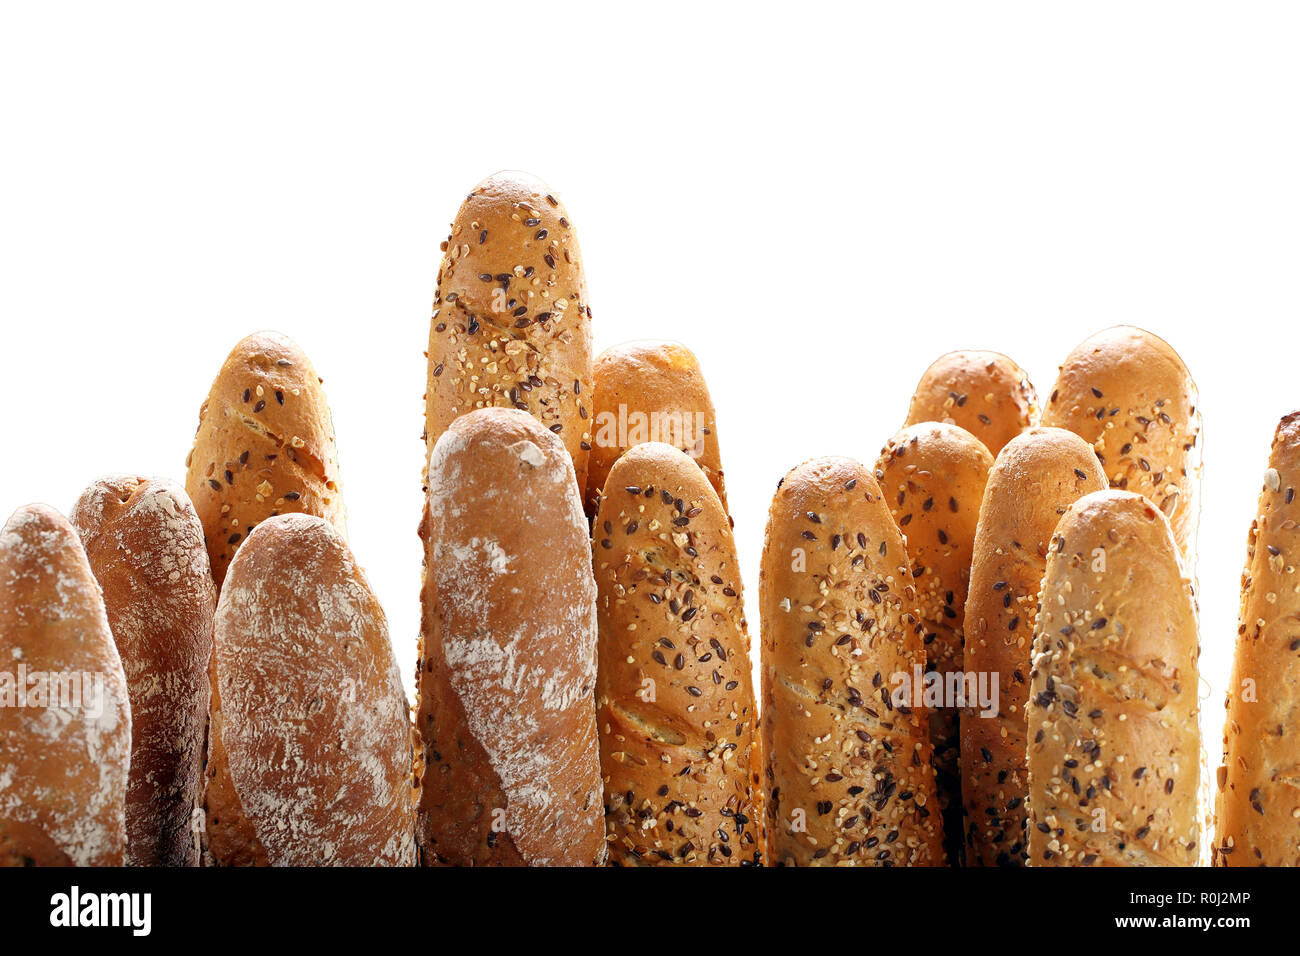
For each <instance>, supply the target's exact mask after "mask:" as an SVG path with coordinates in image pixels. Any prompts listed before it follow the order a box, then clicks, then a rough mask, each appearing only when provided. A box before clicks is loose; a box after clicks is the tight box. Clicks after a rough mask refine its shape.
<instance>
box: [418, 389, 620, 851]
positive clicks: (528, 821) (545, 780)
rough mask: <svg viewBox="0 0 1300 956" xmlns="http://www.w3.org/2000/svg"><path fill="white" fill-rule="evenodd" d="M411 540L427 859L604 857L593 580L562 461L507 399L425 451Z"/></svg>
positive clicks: (568, 468) (578, 508)
mask: <svg viewBox="0 0 1300 956" xmlns="http://www.w3.org/2000/svg"><path fill="white" fill-rule="evenodd" d="M428 482H429V493H428V499H427V503H426V508H425V515H424V523H423V526H422V528H421V537H423V539H424V545H425V569H426V570H425V580H424V592H423V617H422V623H421V631H420V634H421V639H420V661H419V665H418V666H419V673H418V677H417V679H418V684H419V696H420V709H419V719H418V727H419V731H420V734H421V736H422V740H423V747H424V760H425V766H424V770H423V777H424V781H423V793H422V795H421V800H420V813H419V840H420V847H421V853H422V857H423V860H424V862H425V864H426V865H433V864H444V863H446V864H454V865H484V864H487V865H514V866H578V865H582V866H592V865H600V864H601V863H603V862H604V860H605V843H604V827H603V824H602V822H601V802H600V765H599V762H598V758H597V744H596V712H595V702H594V700H595V698H594V694H595V684H596V588H595V584H594V582H593V581H592V575H591V545H590V542H589V538H588V536H587V522H586V517H585V516H584V515H583V512H582V497H581V495H580V494H579V491H578V485H577V481H576V478H575V477H574V473H573V461H572V459H571V458H570V457H569V454H568V451H567V449H566V448H565V445H564V443H563V442H562V441H561V440H560V438H559V437H557V436H556V435H555V434H553V433H552V432H550V431H548V430H547V429H546V428H544V427H543V426H542V425H541V424H539V423H538V422H537V421H536V420H535V419H533V418H532V417H530V416H529V415H527V414H525V413H524V412H522V411H517V410H515V409H504V408H492V409H483V410H480V411H476V412H471V413H469V414H468V415H465V416H464V417H462V418H459V419H457V420H456V421H455V422H453V423H452V425H451V428H450V429H448V430H447V431H446V432H444V433H443V435H442V437H441V438H439V439H438V443H437V445H435V446H434V449H433V454H432V455H431V457H430V460H429V468H428Z"/></svg>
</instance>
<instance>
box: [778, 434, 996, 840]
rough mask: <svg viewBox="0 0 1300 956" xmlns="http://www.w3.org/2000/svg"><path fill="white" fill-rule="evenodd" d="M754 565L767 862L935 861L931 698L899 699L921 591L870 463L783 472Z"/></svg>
mask: <svg viewBox="0 0 1300 956" xmlns="http://www.w3.org/2000/svg"><path fill="white" fill-rule="evenodd" d="M985 454H987V452H986V453H985ZM762 569H763V570H762V577H761V579H760V581H761V583H760V592H761V594H760V599H759V601H760V606H761V607H762V615H763V751H764V754H765V757H766V760H767V767H766V779H767V787H768V793H767V833H768V852H769V860H770V861H771V862H772V863H773V864H776V865H798V866H835V865H862V866H942V865H943V862H944V855H943V846H942V840H943V829H942V819H941V817H940V815H939V813H938V801H937V798H936V794H935V776H934V768H933V766H932V764H931V753H930V751H931V747H930V738H929V734H928V731H927V722H926V714H925V709H924V708H923V707H921V706H916V705H913V704H910V703H909V701H910V699H911V695H908V696H907V697H905V698H903V699H896V697H895V692H896V690H898V689H899V688H900V686H901V685H900V683H899V680H898V678H899V677H900V675H901V676H902V677H905V678H906V679H907V680H908V681H913V680H914V676H915V675H917V674H919V673H921V672H922V671H923V669H924V667H925V651H924V650H923V648H922V643H921V641H922V636H921V633H920V627H919V624H918V620H917V615H916V592H915V589H914V588H913V586H912V576H911V571H910V562H909V560H908V557H907V551H906V550H905V548H904V546H903V538H902V535H901V534H900V533H899V531H898V528H897V526H895V524H894V522H893V520H892V519H891V518H890V515H889V509H888V507H887V506H886V504H885V501H884V498H883V496H882V494H881V491H880V488H879V486H878V485H877V484H876V481H875V479H874V478H873V477H872V476H871V474H870V473H869V472H868V471H867V469H866V468H864V467H863V466H862V465H860V464H858V463H857V462H856V461H852V460H851V459H848V458H818V459H814V460H813V461H809V462H806V463H805V464H803V465H800V466H799V467H798V468H795V469H794V470H792V471H791V472H790V473H789V474H788V475H786V476H785V478H784V479H783V480H782V482H781V485H780V486H779V487H778V489H777V492H776V495H775V497H774V498H773V499H772V507H771V510H770V512H769V513H768V523H767V536H766V540H765V543H764V547H763V565H762Z"/></svg>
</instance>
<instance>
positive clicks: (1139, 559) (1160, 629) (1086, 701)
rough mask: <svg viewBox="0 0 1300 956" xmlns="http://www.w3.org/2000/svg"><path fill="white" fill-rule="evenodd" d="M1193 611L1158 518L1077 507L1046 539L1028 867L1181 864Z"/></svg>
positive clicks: (1150, 512)
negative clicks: (1048, 540)
mask: <svg viewBox="0 0 1300 956" xmlns="http://www.w3.org/2000/svg"><path fill="white" fill-rule="evenodd" d="M1199 654H1200V648H1199V645H1198V639H1197V628H1196V607H1195V603H1194V601H1193V598H1192V585H1191V582H1190V581H1189V580H1188V579H1187V577H1186V575H1185V574H1184V572H1183V567H1182V563H1181V561H1180V558H1179V553H1178V546H1177V544H1176V543H1175V541H1174V537H1173V531H1172V529H1171V528H1170V526H1169V522H1168V520H1166V518H1165V516H1164V515H1163V514H1162V513H1161V512H1160V511H1159V510H1158V509H1157V508H1156V507H1155V506H1154V505H1153V504H1152V503H1151V501H1150V500H1148V499H1147V498H1144V497H1143V496H1141V495H1138V494H1134V493H1132V492H1124V491H1099V492H1094V493H1092V494H1089V495H1086V496H1085V497H1083V498H1080V499H1079V500H1078V501H1076V502H1075V503H1074V504H1073V505H1071V506H1070V509H1069V510H1068V511H1067V512H1066V513H1065V516H1064V517H1063V518H1061V522H1060V524H1058V525H1057V528H1056V533H1055V534H1054V535H1053V537H1052V543H1051V547H1050V553H1049V555H1048V558H1047V570H1046V573H1045V575H1044V578H1043V592H1042V611H1041V612H1040V613H1039V615H1038V620H1037V623H1036V626H1035V628H1034V665H1033V671H1032V673H1031V675H1030V685H1031V686H1030V700H1029V707H1028V718H1029V733H1030V735H1031V739H1030V743H1029V748H1028V755H1029V824H1030V827H1029V864H1030V866H1193V865H1195V863H1196V858H1197V840H1198V836H1199V820H1198V815H1197V811H1198V805H1199V801H1198V790H1199V781H1200V766H1201V739H1200V732H1199V730H1198V724H1197V718H1198V709H1199V707H1198V701H1197V693H1198V689H1199V680H1198V677H1197V658H1198V656H1199Z"/></svg>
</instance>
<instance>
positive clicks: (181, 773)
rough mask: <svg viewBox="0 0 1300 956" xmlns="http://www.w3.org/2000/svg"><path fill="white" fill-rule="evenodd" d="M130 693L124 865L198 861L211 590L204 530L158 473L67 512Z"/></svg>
mask: <svg viewBox="0 0 1300 956" xmlns="http://www.w3.org/2000/svg"><path fill="white" fill-rule="evenodd" d="M71 517H72V524H73V526H74V527H75V528H76V529H77V533H78V534H79V535H81V541H82V544H83V545H84V546H85V549H86V557H87V558H88V560H89V561H90V567H91V569H92V570H93V571H94V573H95V577H96V578H97V579H98V581H99V584H100V587H101V588H102V589H103V593H104V606H105V609H106V610H107V612H108V622H109V625H110V627H111V628H112V632H113V639H114V641H115V643H116V644H117V650H118V653H119V654H120V656H121V658H122V667H123V669H124V671H125V673H126V683H127V689H128V691H129V692H130V695H131V774H130V780H129V784H128V789H127V794H126V835H127V843H126V862H127V863H128V864H129V865H131V866H197V865H198V863H199V844H198V841H197V840H196V839H195V836H194V833H193V831H192V820H191V817H192V815H193V813H194V811H195V809H196V808H198V807H199V805H200V804H201V802H202V788H203V740H204V734H205V732H206V731H207V723H208V698H209V691H208V674H207V671H208V661H209V659H210V658H211V656H212V616H213V612H214V611H215V610H216V602H217V594H216V588H215V586H214V585H213V581H212V571H211V569H210V567H209V565H208V552H207V549H206V548H205V547H204V543H203V526H202V524H201V523H200V522H199V517H198V515H197V514H196V513H195V511H194V506H193V505H192V504H191V503H190V499H189V498H188V497H187V496H186V494H185V492H184V491H183V490H182V489H181V488H180V487H179V486H178V485H175V484H174V483H172V482H171V481H168V480H167V479H164V478H154V479H149V478H138V477H134V476H128V475H115V476H112V477H108V478H102V479H100V480H99V481H96V482H94V483H92V484H91V485H90V487H89V488H87V489H86V490H85V492H83V493H82V495H81V498H80V499H79V500H78V501H77V504H76V506H75V507H74V508H73V509H72V516H71Z"/></svg>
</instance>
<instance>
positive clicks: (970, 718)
mask: <svg viewBox="0 0 1300 956" xmlns="http://www.w3.org/2000/svg"><path fill="white" fill-rule="evenodd" d="M1105 487H1106V476H1105V475H1104V474H1103V473H1102V470H1101V466H1100V465H1099V464H1098V463H1097V457H1096V455H1094V454H1093V452H1092V449H1091V448H1089V447H1088V444H1087V442H1085V441H1083V439H1081V438H1079V436H1078V435H1075V434H1074V433H1073V432H1068V431H1064V430H1063V429H1060V428H1031V429H1029V430H1028V431H1026V432H1024V433H1023V434H1021V435H1019V436H1017V437H1016V438H1013V439H1012V440H1011V441H1010V442H1008V443H1007V445H1006V447H1005V448H1003V449H1002V452H1001V453H1000V454H999V455H998V457H997V459H996V460H995V461H994V463H993V468H992V469H991V470H990V471H989V479H988V484H987V485H986V486H985V489H984V500H983V502H982V503H981V505H980V518H979V525H978V527H977V529H976V532H975V549H974V552H973V553H972V560H971V578H970V592H969V594H968V596H967V598H966V626H965V640H966V653H965V662H966V664H965V669H966V671H967V672H968V673H971V674H974V675H976V676H977V677H978V676H979V675H988V678H989V679H990V680H991V679H992V678H993V677H994V676H996V678H997V682H998V712H997V715H996V716H991V717H989V716H983V714H982V712H978V713H977V711H976V708H972V707H967V708H966V709H965V710H963V711H962V714H961V778H962V802H963V804H964V806H965V811H966V865H967V866H1022V865H1023V864H1024V860H1025V855H1026V852H1027V845H1026V839H1025V806H1024V803H1025V797H1026V795H1027V794H1028V780H1027V778H1026V766H1025V753H1026V750H1025V748H1026V745H1027V744H1026V738H1025V704H1026V703H1027V701H1028V699H1029V664H1030V657H1031V654H1032V651H1033V634H1034V622H1035V620H1036V618H1037V615H1038V597H1039V589H1040V587H1041V586H1042V580H1043V570H1044V568H1045V567H1046V564H1047V545H1048V542H1049V540H1050V539H1051V536H1052V532H1053V531H1054V530H1056V523H1057V522H1058V521H1059V520H1060V518H1061V515H1063V514H1064V513H1065V511H1066V509H1067V508H1068V507H1069V506H1070V504H1071V503H1073V502H1074V501H1075V500H1076V499H1078V498H1080V497H1081V496H1083V495H1085V494H1087V493H1089V492H1092V491H1099V490H1101V489H1103V488H1105Z"/></svg>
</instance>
